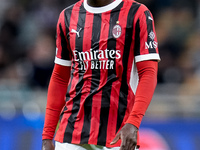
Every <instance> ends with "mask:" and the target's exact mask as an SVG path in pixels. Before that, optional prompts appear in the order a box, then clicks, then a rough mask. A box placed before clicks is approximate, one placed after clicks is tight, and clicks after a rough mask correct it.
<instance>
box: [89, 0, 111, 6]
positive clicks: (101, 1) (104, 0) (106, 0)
mask: <svg viewBox="0 0 200 150" xmlns="http://www.w3.org/2000/svg"><path fill="white" fill-rule="evenodd" d="M113 1H114V0H87V3H88V5H90V6H92V7H102V6H106V5H108V4H110V3H112V2H113Z"/></svg>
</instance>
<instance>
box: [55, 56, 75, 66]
mask: <svg viewBox="0 0 200 150" xmlns="http://www.w3.org/2000/svg"><path fill="white" fill-rule="evenodd" d="M54 62H55V63H56V64H59V65H62V66H71V64H72V63H71V60H63V59H60V58H58V57H55V60H54Z"/></svg>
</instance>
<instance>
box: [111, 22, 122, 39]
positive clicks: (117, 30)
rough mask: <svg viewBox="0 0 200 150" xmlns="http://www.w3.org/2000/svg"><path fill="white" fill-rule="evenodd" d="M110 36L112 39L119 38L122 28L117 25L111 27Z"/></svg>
mask: <svg viewBox="0 0 200 150" xmlns="http://www.w3.org/2000/svg"><path fill="white" fill-rule="evenodd" d="M112 34H113V36H114V38H116V39H117V38H119V37H120V36H121V34H122V28H121V26H120V25H119V24H116V25H115V26H114V27H113V30H112Z"/></svg>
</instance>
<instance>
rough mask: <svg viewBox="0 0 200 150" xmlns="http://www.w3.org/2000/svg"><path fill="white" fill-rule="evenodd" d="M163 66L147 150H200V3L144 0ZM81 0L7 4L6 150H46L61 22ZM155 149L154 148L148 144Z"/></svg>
mask: <svg viewBox="0 0 200 150" xmlns="http://www.w3.org/2000/svg"><path fill="white" fill-rule="evenodd" d="M138 1H139V2H142V3H144V4H145V5H147V6H148V8H149V9H150V10H151V12H152V13H153V15H154V18H155V25H156V31H157V36H158V41H159V47H160V55H161V59H162V61H161V62H160V63H159V72H158V86H157V88H156V92H155V95H154V97H153V100H152V103H151V105H150V107H149V109H148V112H147V114H146V116H145V117H144V120H143V123H142V125H141V136H140V139H141V142H142V147H141V150H199V149H200V148H199V147H200V142H199V141H200V1H199V0H138ZM74 2H76V0H0V145H1V146H0V147H1V148H0V149H1V150H39V149H41V133H42V128H43V119H44V113H45V104H46V93H47V85H48V82H49V78H50V75H51V71H52V68H53V65H54V63H53V61H54V54H55V27H56V23H57V19H58V15H59V13H60V12H61V10H62V9H64V8H65V7H66V6H68V5H70V4H72V3H74ZM149 143H150V145H149Z"/></svg>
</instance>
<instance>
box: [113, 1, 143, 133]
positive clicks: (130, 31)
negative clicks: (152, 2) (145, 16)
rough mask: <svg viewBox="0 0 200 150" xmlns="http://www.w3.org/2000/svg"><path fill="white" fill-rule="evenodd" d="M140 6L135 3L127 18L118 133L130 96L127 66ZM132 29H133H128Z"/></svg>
mask: <svg viewBox="0 0 200 150" xmlns="http://www.w3.org/2000/svg"><path fill="white" fill-rule="evenodd" d="M139 6H140V5H139V4H137V3H133V4H132V6H131V8H130V10H129V13H128V18H127V30H126V38H125V46H124V54H123V59H122V63H123V67H124V69H123V74H122V81H121V82H122V84H121V88H120V93H119V94H120V95H119V96H120V97H119V106H118V118H117V127H116V132H118V130H119V128H120V126H121V124H122V121H123V119H124V116H125V112H126V109H127V95H128V84H127V69H128V68H127V64H128V57H129V53H130V47H131V43H132V35H133V20H134V17H135V14H136V12H137V10H138V8H139ZM128 27H131V28H128Z"/></svg>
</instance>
